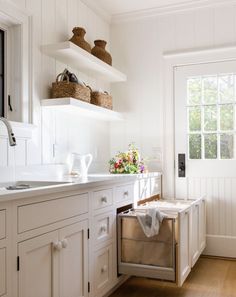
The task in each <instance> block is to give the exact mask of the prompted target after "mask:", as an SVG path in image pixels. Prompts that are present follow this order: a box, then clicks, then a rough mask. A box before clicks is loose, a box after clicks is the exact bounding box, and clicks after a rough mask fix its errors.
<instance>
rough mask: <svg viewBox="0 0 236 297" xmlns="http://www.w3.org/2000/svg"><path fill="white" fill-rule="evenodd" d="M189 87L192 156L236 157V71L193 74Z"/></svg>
mask: <svg viewBox="0 0 236 297" xmlns="http://www.w3.org/2000/svg"><path fill="white" fill-rule="evenodd" d="M187 88H188V89H187V94H188V98H187V105H188V106H187V109H188V135H189V138H188V141H189V142H188V147H189V158H190V159H201V158H205V159H217V158H220V159H233V158H235V157H236V156H234V132H235V131H236V121H235V118H236V114H235V106H236V73H224V74H218V75H209V76H198V77H190V78H189V79H187ZM202 144H203V145H202Z"/></svg>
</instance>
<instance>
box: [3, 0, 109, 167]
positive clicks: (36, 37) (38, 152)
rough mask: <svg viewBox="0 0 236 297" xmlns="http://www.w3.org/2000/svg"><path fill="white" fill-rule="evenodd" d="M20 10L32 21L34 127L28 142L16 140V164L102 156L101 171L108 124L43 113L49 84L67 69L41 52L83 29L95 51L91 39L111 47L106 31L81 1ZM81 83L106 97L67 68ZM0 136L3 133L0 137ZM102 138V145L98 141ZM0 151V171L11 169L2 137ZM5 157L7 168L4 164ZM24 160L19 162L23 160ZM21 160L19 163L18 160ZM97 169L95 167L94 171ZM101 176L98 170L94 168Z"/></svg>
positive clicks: (34, 1) (22, 1)
mask: <svg viewBox="0 0 236 297" xmlns="http://www.w3.org/2000/svg"><path fill="white" fill-rule="evenodd" d="M13 2H14V3H15V4H16V5H17V6H18V7H20V8H21V9H27V10H28V11H29V12H30V13H31V14H32V15H31V22H32V24H31V34H30V35H31V44H32V48H31V50H32V63H31V68H30V75H31V78H32V81H33V88H32V90H31V93H32V109H33V112H32V118H33V123H34V124H35V125H36V126H37V128H36V129H34V130H33V132H32V138H31V139H28V138H27V141H25V140H24V138H20V139H19V145H18V146H17V148H16V151H17V152H16V155H17V156H16V159H17V160H16V162H17V164H18V165H22V164H27V165H30V164H41V163H43V164H48V163H57V162H60V163H64V162H66V156H68V154H69V153H70V152H71V151H79V152H83V153H86V152H98V151H99V152H101V153H100V154H97V156H96V163H97V164H100V165H101V166H102V168H104V166H105V165H104V164H105V162H106V161H105V160H104V159H105V158H104V156H103V154H102V152H105V153H106V155H109V150H110V146H109V124H108V123H105V122H102V123H98V124H97V122H96V121H95V122H93V121H89V120H87V119H84V118H78V117H77V116H76V115H68V116H67V115H66V114H59V113H56V112H54V111H52V110H51V111H50V110H44V111H42V110H41V106H40V100H41V99H42V98H49V96H50V89H51V83H52V82H53V81H55V78H56V75H57V74H58V73H60V72H61V71H62V70H64V68H65V67H68V66H67V65H65V64H63V63H60V62H58V61H56V60H55V59H53V58H50V57H47V56H45V55H43V54H42V52H41V48H40V47H41V45H42V44H50V43H55V42H61V41H64V40H68V39H69V38H70V37H71V36H72V29H73V27H75V26H82V27H84V28H85V29H86V31H87V34H86V40H88V41H89V42H90V43H91V46H92V45H93V41H94V39H98V38H102V39H105V40H107V42H108V48H109V46H110V25H109V24H108V23H106V21H104V20H103V19H102V18H101V17H100V16H98V15H97V14H95V13H94V12H93V11H91V9H90V8H88V7H87V6H86V5H85V4H84V3H83V2H82V1H80V0H13ZM69 70H70V71H72V72H74V73H75V74H76V75H77V76H78V77H79V78H80V79H81V80H83V81H84V82H85V83H87V84H89V85H90V86H91V87H92V88H94V89H99V88H101V89H103V90H107V91H110V85H109V84H107V83H104V82H103V81H100V80H99V79H96V80H95V79H94V78H93V76H92V74H91V75H85V74H83V73H79V72H78V71H76V70H75V69H73V68H69ZM0 132H1V131H0ZM97 135H100V136H101V135H104V137H105V138H106V139H105V141H101V137H100V138H99V137H97ZM0 146H1V147H2V149H1V152H2V153H3V154H2V155H1V159H0V166H7V165H9V166H11V165H12V162H13V161H12V157H13V153H12V152H11V150H9V148H8V145H7V143H6V137H5V134H4V135H3V136H2V135H1V139H0ZM7 154H9V156H8V157H9V158H8V159H9V162H8V163H7V162H6V160H7ZM22 156H23V157H22ZM18 158H19V160H18ZM95 167H96V166H95ZM98 170H99V167H98Z"/></svg>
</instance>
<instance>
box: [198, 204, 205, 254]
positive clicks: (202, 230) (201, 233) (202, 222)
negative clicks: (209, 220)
mask: <svg viewBox="0 0 236 297" xmlns="http://www.w3.org/2000/svg"><path fill="white" fill-rule="evenodd" d="M199 218H200V219H199V249H200V254H201V253H202V252H203V250H204V249H205V247H206V200H205V199H202V200H201V201H200V205H199Z"/></svg>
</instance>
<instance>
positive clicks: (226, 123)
mask: <svg viewBox="0 0 236 297" xmlns="http://www.w3.org/2000/svg"><path fill="white" fill-rule="evenodd" d="M220 129H221V130H224V131H225V130H233V129H234V106H233V105H232V104H227V105H222V106H220Z"/></svg>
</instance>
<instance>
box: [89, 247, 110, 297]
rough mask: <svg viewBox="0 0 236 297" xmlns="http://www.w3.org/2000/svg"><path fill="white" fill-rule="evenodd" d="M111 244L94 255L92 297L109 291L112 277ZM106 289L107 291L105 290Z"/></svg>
mask: <svg viewBox="0 0 236 297" xmlns="http://www.w3.org/2000/svg"><path fill="white" fill-rule="evenodd" d="M112 252H113V249H112V244H110V245H108V246H106V247H104V248H102V249H100V250H98V251H96V252H95V253H94V263H95V269H94V296H98V295H99V294H101V293H102V292H104V294H105V293H106V292H107V291H108V290H109V288H110V285H111V282H112V277H113V255H112ZM106 289H107V290H106Z"/></svg>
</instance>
